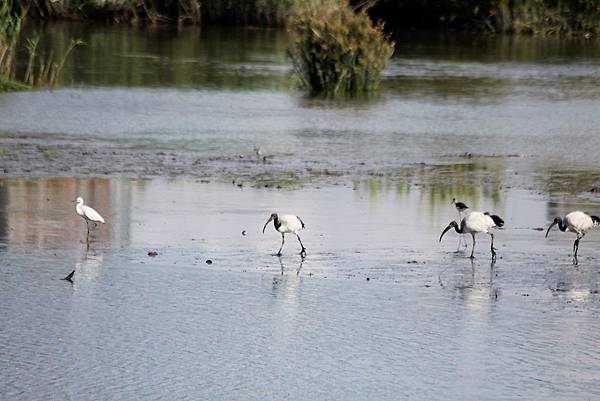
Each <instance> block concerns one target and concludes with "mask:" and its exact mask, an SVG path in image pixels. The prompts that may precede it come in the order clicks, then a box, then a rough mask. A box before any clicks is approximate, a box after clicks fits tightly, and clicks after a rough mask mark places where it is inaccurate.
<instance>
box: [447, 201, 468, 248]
mask: <svg viewBox="0 0 600 401" xmlns="http://www.w3.org/2000/svg"><path fill="white" fill-rule="evenodd" d="M450 204H451V205H454V207H455V208H456V210H458V220H462V214H463V212H465V211H466V210H467V209H468V208H469V206H467V205H465V204H464V203H462V202H457V201H456V198H452V202H451V203H450ZM463 237H464V235H461V236H459V237H458V249H460V243H461V242H462V239H463ZM466 247H467V240H466V239H465V248H466Z"/></svg>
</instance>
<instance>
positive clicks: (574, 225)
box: [546, 210, 600, 263]
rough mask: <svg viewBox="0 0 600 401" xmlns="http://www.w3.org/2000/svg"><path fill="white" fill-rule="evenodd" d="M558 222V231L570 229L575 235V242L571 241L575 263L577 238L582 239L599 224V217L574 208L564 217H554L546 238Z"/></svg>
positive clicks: (577, 245)
mask: <svg viewBox="0 0 600 401" xmlns="http://www.w3.org/2000/svg"><path fill="white" fill-rule="evenodd" d="M557 224H558V228H559V230H560V231H563V232H565V231H570V232H572V233H575V234H576V235H577V238H576V239H575V242H574V243H573V252H575V254H574V258H575V263H577V251H578V250H579V240H580V239H582V238H583V237H584V236H585V234H586V233H587V232H588V231H589V230H590V229H592V228H594V227H596V226H598V225H599V224H600V218H599V217H597V216H590V215H589V214H587V213H584V212H581V211H579V210H576V211H574V212H571V213H569V214H567V215H566V216H565V218H564V219H561V218H560V217H556V218H555V219H554V221H553V222H552V224H550V227H548V230H547V231H546V238H548V234H550V230H551V229H552V227H554V226H555V225H557Z"/></svg>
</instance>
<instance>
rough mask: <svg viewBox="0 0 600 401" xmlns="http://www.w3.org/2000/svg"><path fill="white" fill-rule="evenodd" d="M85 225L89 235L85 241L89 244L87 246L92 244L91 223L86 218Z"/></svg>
mask: <svg viewBox="0 0 600 401" xmlns="http://www.w3.org/2000/svg"><path fill="white" fill-rule="evenodd" d="M85 226H86V227H87V235H86V237H85V242H86V244H87V246H88V247H89V246H90V223H89V222H88V221H87V220H86V221H85Z"/></svg>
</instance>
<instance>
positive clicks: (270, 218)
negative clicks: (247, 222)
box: [263, 217, 273, 234]
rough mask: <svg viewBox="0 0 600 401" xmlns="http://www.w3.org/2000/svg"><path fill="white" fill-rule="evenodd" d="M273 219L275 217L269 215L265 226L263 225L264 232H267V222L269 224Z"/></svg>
mask: <svg viewBox="0 0 600 401" xmlns="http://www.w3.org/2000/svg"><path fill="white" fill-rule="evenodd" d="M271 220H273V218H272V217H269V220H267V222H266V223H265V226H264V227H263V234H264V233H265V228H267V224H269V223H270V222H271Z"/></svg>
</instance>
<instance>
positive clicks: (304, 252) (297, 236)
mask: <svg viewBox="0 0 600 401" xmlns="http://www.w3.org/2000/svg"><path fill="white" fill-rule="evenodd" d="M296 238H298V242H299V243H300V246H301V247H302V250H301V251H300V255H306V248H305V247H304V244H302V241H301V240H300V236H299V235H298V234H296Z"/></svg>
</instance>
